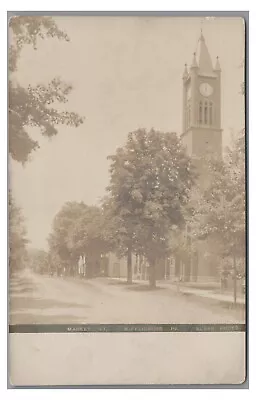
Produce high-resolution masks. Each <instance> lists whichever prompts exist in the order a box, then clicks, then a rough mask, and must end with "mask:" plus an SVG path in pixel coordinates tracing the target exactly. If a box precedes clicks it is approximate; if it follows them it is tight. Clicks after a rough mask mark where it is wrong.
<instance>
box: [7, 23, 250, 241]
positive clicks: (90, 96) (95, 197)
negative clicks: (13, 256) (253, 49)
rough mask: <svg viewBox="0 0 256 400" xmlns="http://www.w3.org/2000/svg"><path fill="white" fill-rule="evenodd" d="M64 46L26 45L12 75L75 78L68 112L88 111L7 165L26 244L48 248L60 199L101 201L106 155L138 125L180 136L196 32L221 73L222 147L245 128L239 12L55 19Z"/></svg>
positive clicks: (27, 80)
mask: <svg viewBox="0 0 256 400" xmlns="http://www.w3.org/2000/svg"><path fill="white" fill-rule="evenodd" d="M55 20H56V23H57V24H58V26H59V28H61V29H63V30H65V31H66V32H67V33H68V35H69V37H70V42H64V41H59V40H57V39H45V40H41V41H40V42H39V43H38V48H37V50H33V49H32V48H31V47H30V46H26V47H25V48H24V49H23V50H22V53H21V57H20V60H19V64H18V72H17V74H16V79H18V81H19V83H20V84H22V85H24V86H27V85H28V84H32V85H34V84H38V83H47V82H49V81H50V80H51V79H52V78H54V77H56V76H59V77H61V78H62V79H63V80H64V81H66V82H67V83H70V84H72V86H73V91H72V93H71V94H70V95H69V101H68V103H67V104H66V109H67V110H68V111H75V112H77V113H79V114H80V115H82V116H84V117H85V121H84V123H83V124H82V125H81V126H79V127H78V128H70V127H69V128H68V127H66V126H59V128H58V132H59V133H58V135H57V136H56V137H54V138H53V139H51V140H49V139H46V138H43V137H42V136H41V135H40V134H39V133H38V131H37V130H35V129H31V128H30V129H28V132H29V133H30V135H31V137H33V138H36V139H37V140H38V141H39V143H40V149H39V150H38V151H36V152H34V153H33V155H32V157H31V161H30V162H29V163H27V164H26V165H25V166H22V165H21V164H18V163H17V162H14V161H11V163H10V168H9V173H10V186H11V188H12V190H13V193H14V196H15V198H16V201H17V203H18V205H19V206H21V207H22V208H23V212H24V216H25V220H26V226H27V231H28V239H29V240H30V241H31V246H33V247H37V248H47V236H48V235H49V233H50V230H51V224H52V220H53V218H54V216H55V214H56V213H57V212H58V211H59V210H60V208H61V207H62V205H63V204H64V203H65V202H66V201H83V202H85V203H86V204H89V205H91V204H97V203H98V202H99V200H100V198H101V197H102V196H104V194H105V188H106V186H107V185H108V182H109V173H108V168H109V162H108V161H107V156H108V155H110V154H114V153H115V151H116V149H117V148H118V147H120V146H122V145H123V144H124V143H125V141H126V137H127V134H128V133H129V132H130V131H133V130H135V129H137V128H147V129H150V128H152V127H153V128H155V129H158V130H162V131H169V132H170V131H171V132H177V133H178V134H180V133H181V129H182V74H183V70H184V64H185V63H188V65H189V64H191V62H192V54H193V52H194V51H196V50H197V47H198V39H199V36H200V30H201V28H202V29H203V34H204V37H205V41H206V44H207V47H208V49H209V52H210V55H211V58H212V61H213V65H214V64H215V59H216V56H219V60H220V65H221V69H222V78H221V79H222V81H221V82H222V84H221V85H222V87H221V101H222V128H223V143H224V145H225V144H227V143H228V142H229V140H230V134H231V132H232V131H234V132H237V131H239V130H240V129H241V128H242V127H243V126H244V99H243V96H241V94H240V85H241V83H242V81H243V79H244V71H243V68H242V67H241V65H242V62H243V59H244V25H243V20H242V19H241V18H230V17H229V18H224V17H223V18H215V19H205V18H191V17H183V18H180V17H102V16H101V17H91V16H90V17H89V16H88V17H56V18H55Z"/></svg>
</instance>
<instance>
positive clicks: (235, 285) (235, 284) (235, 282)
mask: <svg viewBox="0 0 256 400" xmlns="http://www.w3.org/2000/svg"><path fill="white" fill-rule="evenodd" d="M233 263H234V265H233V267H234V304H235V305H236V292H237V280H236V256H235V254H234V256H233Z"/></svg>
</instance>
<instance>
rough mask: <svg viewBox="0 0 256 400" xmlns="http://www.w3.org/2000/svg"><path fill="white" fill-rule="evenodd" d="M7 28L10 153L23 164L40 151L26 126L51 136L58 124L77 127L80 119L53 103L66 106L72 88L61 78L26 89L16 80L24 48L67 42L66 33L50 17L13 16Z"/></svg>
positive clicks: (55, 131) (81, 119) (54, 133)
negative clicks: (41, 41) (51, 41)
mask: <svg viewBox="0 0 256 400" xmlns="http://www.w3.org/2000/svg"><path fill="white" fill-rule="evenodd" d="M9 27H10V30H11V45H10V47H9V71H10V79H9V152H10V155H11V157H12V158H13V159H14V160H16V161H18V162H21V163H23V164H24V163H25V162H27V161H28V159H29V156H30V154H31V153H32V152H33V151H34V150H36V149H37V148H39V144H38V142H37V141H36V140H34V139H32V138H31V136H30V135H29V134H28V132H27V128H28V127H37V128H39V129H40V131H41V134H42V135H44V136H47V137H52V136H54V135H56V134H57V133H58V130H57V125H59V124H66V125H70V126H76V127H77V126H79V125H80V124H81V123H82V122H83V118H82V117H80V116H79V115H78V114H76V113H74V112H68V111H58V110H57V109H56V108H55V107H54V106H55V105H56V103H67V101H68V98H67V96H68V94H69V93H70V92H71V90H72V86H71V85H68V84H66V83H64V82H62V81H61V79H60V78H54V79H52V81H51V82H49V84H48V85H44V84H38V85H36V86H35V87H33V86H31V85H29V86H28V87H27V88H24V87H22V86H21V85H20V84H19V83H18V82H17V80H15V72H16V71H17V68H18V59H19V56H20V53H21V51H22V48H23V46H24V45H33V47H34V49H36V46H37V43H38V40H39V39H45V38H49V37H52V38H53V37H56V38H58V39H60V40H66V41H68V40H69V38H68V36H67V34H66V33H65V32H62V31H61V30H60V29H58V27H57V25H56V23H55V22H54V20H53V19H52V18H51V17H39V16H33V17H30V16H17V17H12V18H11V19H10V21H9Z"/></svg>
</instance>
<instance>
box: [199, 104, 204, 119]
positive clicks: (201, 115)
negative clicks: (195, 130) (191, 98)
mask: <svg viewBox="0 0 256 400" xmlns="http://www.w3.org/2000/svg"><path fill="white" fill-rule="evenodd" d="M202 122H203V106H202V102H201V101H200V103H199V124H200V125H201V124H202Z"/></svg>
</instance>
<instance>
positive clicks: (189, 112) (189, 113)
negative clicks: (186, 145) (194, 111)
mask: <svg viewBox="0 0 256 400" xmlns="http://www.w3.org/2000/svg"><path fill="white" fill-rule="evenodd" d="M190 118H191V109H190V104H189V105H188V128H189V127H190Z"/></svg>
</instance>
